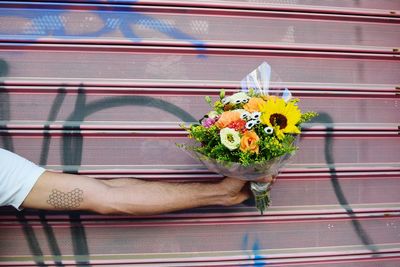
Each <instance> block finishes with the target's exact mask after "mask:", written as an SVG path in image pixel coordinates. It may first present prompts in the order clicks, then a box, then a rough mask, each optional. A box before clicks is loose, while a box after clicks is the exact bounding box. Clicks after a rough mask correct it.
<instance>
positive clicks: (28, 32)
mask: <svg viewBox="0 0 400 267" xmlns="http://www.w3.org/2000/svg"><path fill="white" fill-rule="evenodd" d="M111 2H112V1H107V2H105V3H108V4H105V3H103V4H91V5H88V4H87V5H85V6H90V9H89V10H90V11H89V12H90V13H91V14H94V15H95V16H97V17H98V18H100V19H101V20H102V22H103V25H102V27H101V28H100V29H96V30H92V31H89V32H86V33H84V34H78V33H74V34H68V31H67V29H66V14H68V12H71V11H70V10H68V8H71V7H72V6H74V5H72V4H70V6H68V5H67V6H66V5H65V4H64V5H61V4H59V5H57V4H55V3H53V4H52V5H50V4H49V5H46V9H43V8H41V9H37V6H35V5H33V6H32V5H30V4H24V5H23V7H25V8H18V9H14V8H3V9H0V16H1V17H3V18H4V17H20V18H24V19H28V21H27V22H25V25H26V26H25V27H24V28H23V30H22V31H21V32H19V33H18V32H17V33H15V32H13V33H12V35H11V36H12V37H8V36H7V35H8V34H7V32H0V34H3V35H4V36H2V39H7V38H16V37H17V38H18V37H23V39H24V40H27V41H37V40H38V39H39V38H41V37H49V36H53V37H55V38H60V39H74V38H75V39H81V38H87V37H102V36H104V35H106V34H108V33H112V32H115V31H118V30H119V31H120V32H121V34H122V35H123V36H124V38H126V39H127V40H129V41H131V42H134V43H139V42H141V41H142V38H141V37H140V36H139V35H138V34H137V33H136V32H135V30H134V26H140V27H142V28H148V29H152V30H155V31H158V32H160V33H163V34H165V35H167V36H169V37H171V38H173V39H175V40H180V41H184V42H188V43H189V44H191V45H192V46H193V47H194V48H195V49H196V50H197V51H205V43H204V42H203V41H201V40H198V39H196V38H195V37H193V36H191V35H189V34H187V33H185V32H183V31H181V30H180V29H178V28H177V27H175V26H174V25H172V24H171V23H170V22H168V21H165V20H160V19H157V18H154V17H152V16H149V15H145V14H143V13H141V12H139V11H137V10H135V6H134V5H130V6H121V5H112V4H110V3H111ZM32 7H33V8H34V10H35V12H32ZM121 11H123V12H121ZM85 23H90V21H89V22H88V21H85ZM88 28H96V27H88ZM202 57H204V55H202Z"/></svg>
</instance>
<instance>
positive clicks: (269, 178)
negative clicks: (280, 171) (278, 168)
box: [257, 175, 276, 183]
mask: <svg viewBox="0 0 400 267" xmlns="http://www.w3.org/2000/svg"><path fill="white" fill-rule="evenodd" d="M275 180H276V176H275V175H271V176H267V177H264V178H261V179H259V180H257V182H262V183H274V182H275Z"/></svg>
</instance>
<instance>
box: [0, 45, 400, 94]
mask: <svg viewBox="0 0 400 267" xmlns="http://www.w3.org/2000/svg"><path fill="white" fill-rule="evenodd" d="M3 48H4V47H3ZM26 48H27V47H24V49H26ZM32 48H33V47H32V46H30V47H29V49H32ZM42 48H43V47H42ZM63 49H66V47H63ZM117 51H119V49H117ZM117 51H114V52H110V51H108V52H106V51H102V52H100V51H96V50H95V51H93V50H92V51H90V52H89V51H86V52H84V51H75V52H74V53H71V52H68V51H41V50H38V51H32V50H21V51H18V50H14V49H11V50H10V48H8V49H4V50H3V56H2V58H3V61H4V62H3V65H4V69H5V73H4V75H3V76H4V78H3V80H4V81H5V82H11V83H14V82H15V81H20V82H23V81H24V80H25V81H29V82H33V81H36V82H39V83H40V82H41V81H45V82H48V81H53V82H57V83H62V82H65V83H69V82H71V81H72V82H75V83H81V84H82V85H84V84H85V83H86V82H89V83H90V82H97V83H100V84H101V83H102V82H107V83H113V82H115V83H116V84H118V83H120V82H129V83H133V82H139V83H147V84H154V83H156V84H160V83H162V84H164V86H171V85H179V84H181V83H182V84H184V85H188V84H192V85H195V86H202V85H205V86H207V85H212V86H215V87H218V86H221V85H225V84H227V83H230V84H233V85H235V86H237V85H238V84H239V82H240V80H241V79H242V78H243V77H244V76H245V75H246V74H247V73H248V72H249V71H251V70H253V69H254V68H255V67H256V66H258V65H259V64H261V63H262V62H263V61H268V62H269V63H270V65H271V67H272V69H273V70H274V72H275V75H274V76H273V77H272V80H273V81H280V80H284V81H286V82H288V83H292V84H293V83H321V84H323V83H328V84H332V83H335V84H351V83H354V84H357V85H361V84H365V85H371V84H375V85H378V86H379V85H383V86H392V87H393V88H395V87H396V86H397V85H398V84H399V83H400V80H399V77H400V76H399V75H398V73H400V61H399V60H397V59H396V58H395V57H380V59H379V60H378V59H371V58H362V57H361V58H360V57H358V56H355V55H354V57H353V56H349V58H341V57H338V56H339V55H334V54H330V56H328V55H327V56H328V57H326V58H324V57H323V56H322V55H320V54H307V53H306V54H304V53H302V54H301V55H303V56H299V55H292V54H290V53H286V54H285V55H283V54H280V55H279V54H274V53H275V52H274V53H271V54H269V53H266V52H265V51H264V52H262V54H257V53H253V52H249V53H247V55H242V54H234V53H233V54H232V51H230V50H229V51H228V50H221V51H220V52H224V51H225V52H226V53H227V54H225V55H224V54H204V53H203V52H202V51H196V50H195V49H188V50H186V51H183V50H179V51H180V52H176V51H175V52H174V51H170V53H169V52H168V51H169V50H168V49H167V50H163V49H161V50H158V52H156V51H155V50H151V49H150V48H140V49H139V50H137V49H135V51H130V52H126V51H125V52H123V51H119V52H117ZM213 51H214V52H218V51H216V50H213ZM186 52H187V53H189V54H186ZM205 52H207V53H208V52H210V53H211V50H205ZM202 55H203V56H202ZM249 55H252V56H251V57H249ZM381 56H382V55H381ZM77 62H79V63H77ZM110 65H113V67H112V68H110V67H109V66H110Z"/></svg>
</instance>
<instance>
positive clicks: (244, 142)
mask: <svg viewBox="0 0 400 267" xmlns="http://www.w3.org/2000/svg"><path fill="white" fill-rule="evenodd" d="M259 140H260V138H259V137H258V135H257V134H256V133H255V132H254V131H248V132H245V133H244V134H243V136H242V138H241V139H240V150H241V151H243V152H246V151H250V152H251V153H256V154H258V152H259V147H258V144H257V143H258V141H259Z"/></svg>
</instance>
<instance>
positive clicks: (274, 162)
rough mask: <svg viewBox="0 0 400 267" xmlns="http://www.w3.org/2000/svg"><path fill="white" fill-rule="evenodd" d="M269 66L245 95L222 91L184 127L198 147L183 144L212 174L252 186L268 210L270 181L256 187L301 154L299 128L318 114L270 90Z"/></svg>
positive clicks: (251, 80)
mask: <svg viewBox="0 0 400 267" xmlns="http://www.w3.org/2000/svg"><path fill="white" fill-rule="evenodd" d="M270 74H271V68H270V66H269V65H268V64H267V63H266V62H264V63H263V64H261V65H260V66H259V67H258V68H257V69H256V70H254V71H253V72H252V73H250V74H249V75H247V76H246V77H245V78H244V79H243V80H242V91H240V92H237V93H235V94H233V95H230V96H227V95H225V92H224V91H221V92H220V94H219V99H218V100H217V101H215V102H214V103H212V100H211V98H210V97H206V102H207V103H208V104H209V105H210V106H211V111H210V112H208V113H207V114H206V115H205V116H204V117H203V118H202V119H201V120H200V121H199V123H198V124H192V125H190V126H188V127H186V126H182V127H183V128H184V129H185V130H186V131H187V132H188V134H189V137H190V138H192V139H194V140H195V143H196V144H195V145H181V146H182V147H183V148H184V149H185V150H186V151H189V152H190V153H191V155H193V156H194V157H196V158H197V159H199V160H200V161H201V162H202V163H204V165H205V166H206V167H207V168H209V169H210V170H211V171H214V172H217V173H219V174H222V175H224V176H230V177H235V178H238V179H242V180H247V181H252V182H251V190H252V192H253V194H254V196H255V202H256V207H257V209H258V210H259V211H260V212H261V214H263V212H264V211H265V210H266V208H267V207H268V206H269V202H270V200H269V190H270V187H271V185H272V182H273V181H271V182H268V183H267V182H257V181H259V180H260V179H262V178H265V177H268V176H272V177H274V176H276V175H277V174H278V172H279V169H280V168H282V166H283V165H284V164H285V163H287V161H288V160H289V159H290V158H291V157H292V155H293V154H294V152H295V151H296V150H297V149H298V147H297V140H298V135H299V134H300V133H301V130H300V125H301V124H302V123H304V122H306V121H309V120H310V119H311V118H313V117H314V116H316V115H317V114H316V113H314V112H306V113H302V112H301V111H300V109H299V107H298V106H297V103H298V101H299V100H298V99H294V98H292V96H291V93H290V91H289V90H288V89H283V90H272V89H270V88H269V78H270Z"/></svg>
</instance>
